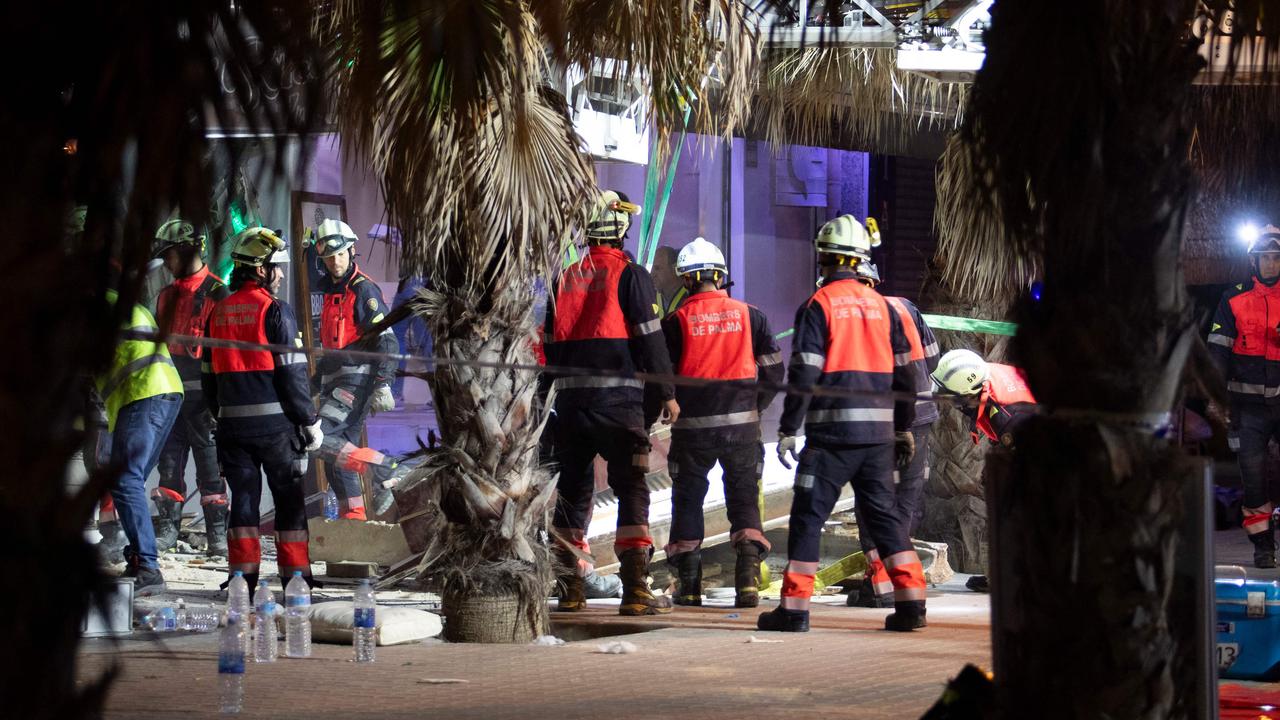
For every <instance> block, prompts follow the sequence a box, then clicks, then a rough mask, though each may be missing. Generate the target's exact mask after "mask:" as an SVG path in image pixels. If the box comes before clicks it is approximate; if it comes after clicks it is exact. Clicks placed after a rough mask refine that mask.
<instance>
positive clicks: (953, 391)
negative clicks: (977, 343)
mask: <svg viewBox="0 0 1280 720" xmlns="http://www.w3.org/2000/svg"><path fill="white" fill-rule="evenodd" d="M933 382H934V384H935V385H936V386H937V388H938V389H939V390H941V391H943V392H946V393H948V394H950V395H953V396H955V397H956V398H958V399H959V400H960V404H959V405H957V408H956V409H958V410H959V411H960V413H961V414H962V415H964V416H965V417H967V418H968V419H969V422H971V423H973V425H972V431H971V435H972V437H973V442H974V443H979V442H982V438H984V437H985V438H986V439H987V440H988V441H989V442H991V443H992V444H995V445H1001V446H1004V447H1006V448H1009V449H1011V450H1012V449H1013V446H1014V438H1015V430H1016V429H1017V427H1018V425H1020V424H1022V423H1023V422H1025V421H1026V420H1027V419H1028V418H1030V417H1031V416H1032V415H1034V414H1035V412H1036V398H1035V395H1033V394H1032V393H1031V386H1030V385H1028V384H1027V378H1026V376H1025V375H1024V374H1023V372H1022V370H1020V369H1018V368H1016V367H1013V366H1012V365H1001V364H999V363H989V362H987V361H985V360H983V359H982V356H981V355H979V354H978V353H976V352H973V351H972V350H963V349H961V350H951V351H949V352H948V353H947V354H945V355H943V356H942V359H941V360H940V361H939V362H938V367H937V368H936V369H935V370H934V371H933ZM965 587H967V588H969V589H970V590H973V591H975V592H988V590H989V589H990V588H989V586H988V583H987V576H986V575H974V576H973V577H971V578H969V580H968V581H967V582H965Z"/></svg>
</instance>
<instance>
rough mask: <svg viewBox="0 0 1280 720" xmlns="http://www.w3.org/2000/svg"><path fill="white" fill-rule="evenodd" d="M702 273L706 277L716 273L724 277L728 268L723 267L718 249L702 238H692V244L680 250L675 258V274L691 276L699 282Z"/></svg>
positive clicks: (721, 254)
mask: <svg viewBox="0 0 1280 720" xmlns="http://www.w3.org/2000/svg"><path fill="white" fill-rule="evenodd" d="M704 272H705V273H707V276H708V277H712V273H717V272H718V273H720V275H721V276H724V275H727V274H728V273H729V268H728V267H726V266H725V262H724V253H722V252H720V248H718V247H716V246H715V245H712V244H711V243H709V242H707V241H706V240H704V239H703V238H694V239H693V242H691V243H689V244H688V245H685V246H684V247H683V248H680V254H679V255H677V256H676V274H677V275H693V276H694V278H695V279H697V280H701V279H702V276H701V273H704Z"/></svg>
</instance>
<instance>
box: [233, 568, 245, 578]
mask: <svg viewBox="0 0 1280 720" xmlns="http://www.w3.org/2000/svg"><path fill="white" fill-rule="evenodd" d="M235 576H236V577H244V571H243V570H237V571H236V572H235Z"/></svg>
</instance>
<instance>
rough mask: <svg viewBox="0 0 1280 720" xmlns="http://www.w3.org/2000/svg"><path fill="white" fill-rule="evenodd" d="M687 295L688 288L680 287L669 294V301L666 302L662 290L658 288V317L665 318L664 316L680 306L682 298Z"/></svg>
mask: <svg viewBox="0 0 1280 720" xmlns="http://www.w3.org/2000/svg"><path fill="white" fill-rule="evenodd" d="M687 297H689V291H688V289H686V288H683V287H682V288H680V289H679V290H677V291H676V292H675V294H674V295H672V296H671V301H670V302H668V301H667V299H666V298H665V297H663V296H662V291H661V290H659V291H658V317H660V318H665V317H666V316H668V315H670V314H671V313H673V312H675V311H676V310H677V309H678V308H679V307H680V303H682V302H684V299H685V298H687Z"/></svg>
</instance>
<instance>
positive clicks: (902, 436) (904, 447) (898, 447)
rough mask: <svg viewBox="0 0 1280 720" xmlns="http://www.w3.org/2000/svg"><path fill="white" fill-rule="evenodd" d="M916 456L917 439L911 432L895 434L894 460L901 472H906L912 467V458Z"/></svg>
mask: <svg viewBox="0 0 1280 720" xmlns="http://www.w3.org/2000/svg"><path fill="white" fill-rule="evenodd" d="M915 456H916V438H915V436H914V435H912V434H911V433H910V432H909V431H904V432H895V433H894V434H893V459H894V460H895V461H896V462H897V463H898V469H899V470H906V469H907V468H908V467H910V466H911V458H913V457H915Z"/></svg>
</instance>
